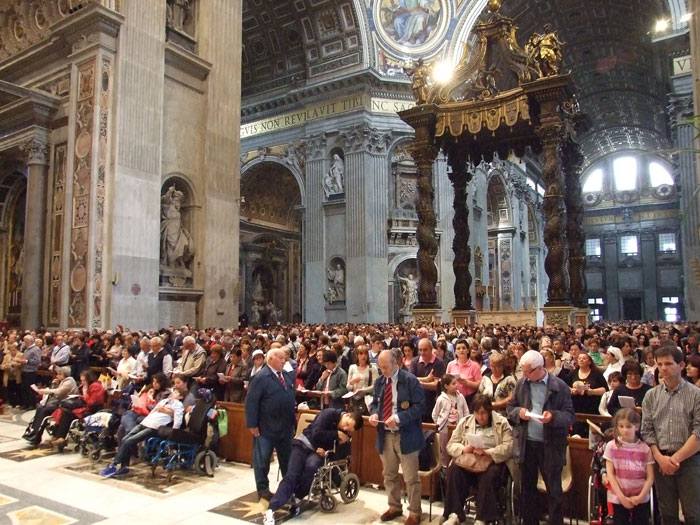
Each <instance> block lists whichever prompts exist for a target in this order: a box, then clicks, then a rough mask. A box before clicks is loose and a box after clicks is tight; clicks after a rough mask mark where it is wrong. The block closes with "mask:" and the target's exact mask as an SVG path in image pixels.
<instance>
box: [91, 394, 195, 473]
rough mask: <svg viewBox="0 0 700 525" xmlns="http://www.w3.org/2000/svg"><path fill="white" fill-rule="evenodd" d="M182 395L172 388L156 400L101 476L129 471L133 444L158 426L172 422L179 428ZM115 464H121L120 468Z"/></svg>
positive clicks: (154, 433) (150, 434) (182, 410)
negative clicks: (164, 395) (168, 393)
mask: <svg viewBox="0 0 700 525" xmlns="http://www.w3.org/2000/svg"><path fill="white" fill-rule="evenodd" d="M181 398H182V395H181V394H180V392H179V391H178V390H173V391H172V392H171V393H170V395H169V396H168V397H166V398H163V399H161V400H160V401H158V403H157V404H156V406H155V407H153V410H151V412H150V413H149V414H148V415H147V416H146V417H145V418H144V420H143V421H141V423H139V424H138V425H136V426H135V427H134V428H132V429H131V432H129V433H128V434H127V435H126V437H125V438H124V440H123V441H122V444H121V446H120V447H119V450H118V451H117V455H116V456H114V460H112V463H110V464H109V465H108V466H107V468H105V469H103V470H102V471H100V476H102V477H103V478H111V477H112V476H123V475H124V474H128V473H129V468H128V467H129V462H130V461H131V451H132V449H133V448H134V446H135V445H137V444H139V443H140V442H141V441H145V440H147V439H148V438H150V437H153V436H155V435H156V434H157V433H158V429H159V428H160V427H164V426H166V425H169V424H170V423H172V424H173V428H180V426H181V425H182V417H183V416H184V414H185V408H184V406H183V405H182V401H181ZM117 465H121V468H120V467H118V466H117Z"/></svg>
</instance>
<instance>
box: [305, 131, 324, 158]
mask: <svg viewBox="0 0 700 525" xmlns="http://www.w3.org/2000/svg"><path fill="white" fill-rule="evenodd" d="M305 144H306V158H307V159H308V160H318V159H322V158H323V157H324V156H325V154H326V133H325V132H323V133H321V134H319V135H313V136H311V137H309V138H308V139H307V140H306V142H305Z"/></svg>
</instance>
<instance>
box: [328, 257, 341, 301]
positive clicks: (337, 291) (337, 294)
mask: <svg viewBox="0 0 700 525" xmlns="http://www.w3.org/2000/svg"><path fill="white" fill-rule="evenodd" d="M326 273H327V278H328V281H329V283H330V284H329V286H328V289H327V290H326V293H325V294H324V296H325V297H326V301H328V303H329V304H330V303H336V302H343V301H345V269H344V268H343V265H342V264H341V263H340V262H336V263H335V267H334V265H333V263H331V267H330V268H328V269H327V271H326Z"/></svg>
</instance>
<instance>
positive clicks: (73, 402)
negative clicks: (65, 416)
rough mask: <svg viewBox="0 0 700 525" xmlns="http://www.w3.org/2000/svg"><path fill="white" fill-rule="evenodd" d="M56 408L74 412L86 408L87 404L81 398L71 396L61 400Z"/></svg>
mask: <svg viewBox="0 0 700 525" xmlns="http://www.w3.org/2000/svg"><path fill="white" fill-rule="evenodd" d="M58 406H59V407H60V408H65V409H66V410H75V409H77V408H83V407H86V406H87V403H86V402H85V400H84V399H83V398H82V396H71V397H67V398H66V399H63V400H61V402H60V403H59V404H58Z"/></svg>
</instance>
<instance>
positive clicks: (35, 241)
mask: <svg viewBox="0 0 700 525" xmlns="http://www.w3.org/2000/svg"><path fill="white" fill-rule="evenodd" d="M20 149H21V150H22V152H24V154H25V155H26V156H27V167H28V172H29V173H28V177H27V211H26V216H25V222H24V269H23V272H22V274H23V277H22V279H23V283H22V289H23V293H22V327H23V328H26V329H28V330H35V329H37V328H38V327H39V325H41V305H42V297H43V290H44V245H45V242H46V240H45V237H46V235H45V234H46V224H45V220H46V218H47V217H48V216H49V214H48V210H47V208H46V191H47V187H48V176H49V161H48V146H47V145H46V143H45V142H42V141H40V140H38V139H36V138H34V139H30V140H29V141H27V142H25V143H24V144H22V145H21V146H20Z"/></svg>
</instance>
